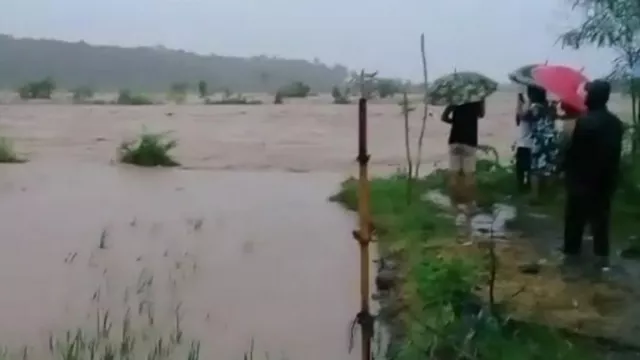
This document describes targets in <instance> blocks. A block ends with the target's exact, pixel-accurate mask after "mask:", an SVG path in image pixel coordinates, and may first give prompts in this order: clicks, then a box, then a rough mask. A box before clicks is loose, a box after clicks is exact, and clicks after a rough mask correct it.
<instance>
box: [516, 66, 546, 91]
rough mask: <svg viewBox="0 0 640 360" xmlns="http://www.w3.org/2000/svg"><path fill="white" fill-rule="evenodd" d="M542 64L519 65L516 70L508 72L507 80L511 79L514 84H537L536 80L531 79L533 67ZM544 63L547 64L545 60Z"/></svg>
mask: <svg viewBox="0 0 640 360" xmlns="http://www.w3.org/2000/svg"><path fill="white" fill-rule="evenodd" d="M540 65H543V64H529V65H525V66H521V67H519V68H517V69H516V70H514V71H512V72H511V73H509V80H511V81H513V82H514V83H516V84H520V85H527V86H528V85H534V86H538V84H537V83H536V81H535V80H534V79H533V74H532V72H533V69H535V68H536V67H538V66H540ZM544 65H547V63H546V62H545V63H544Z"/></svg>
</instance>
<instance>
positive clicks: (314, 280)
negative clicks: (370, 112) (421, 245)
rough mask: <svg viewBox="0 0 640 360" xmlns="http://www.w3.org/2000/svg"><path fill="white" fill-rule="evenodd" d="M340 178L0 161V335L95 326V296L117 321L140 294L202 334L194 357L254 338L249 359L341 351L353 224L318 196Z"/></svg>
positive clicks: (351, 275)
mask: <svg viewBox="0 0 640 360" xmlns="http://www.w3.org/2000/svg"><path fill="white" fill-rule="evenodd" d="M340 180H341V177H340V176H339V175H336V174H323V173H314V174H313V175H311V174H292V173H271V172H260V173H251V172H225V171H216V172H209V171H185V170H139V169H134V168H122V167H115V166H108V165H91V164H82V165H79V164H76V163H67V164H62V163H57V164H35V163H34V164H26V165H23V166H11V167H2V179H1V181H0V197H1V198H2V201H1V202H0V219H1V222H2V226H1V228H0V229H1V230H0V238H1V239H2V241H0V286H1V288H2V289H3V290H2V296H0V338H1V339H2V340H3V342H4V344H3V345H7V344H8V345H14V346H22V345H23V344H25V342H26V341H27V340H28V342H29V344H30V345H31V344H37V343H38V342H39V343H40V344H42V345H44V344H47V339H48V334H49V331H53V332H58V333H59V332H61V331H64V330H66V329H74V328H76V327H78V326H83V327H85V328H88V329H89V330H93V329H94V328H95V325H94V324H95V321H96V320H95V314H96V309H98V308H100V309H103V310H109V311H110V316H111V318H113V319H114V322H117V321H118V319H121V318H122V316H123V313H124V311H125V309H126V307H127V306H131V307H132V309H133V311H134V313H135V317H136V318H140V320H139V321H140V322H147V317H148V311H147V310H144V311H143V312H142V315H140V314H138V307H139V304H140V303H142V302H144V301H148V302H150V303H153V304H154V309H153V315H152V316H153V317H154V318H155V328H158V329H165V330H166V331H171V329H172V328H174V327H175V324H174V315H175V312H176V309H177V311H179V314H180V317H181V318H182V321H181V327H182V329H184V333H185V335H184V336H185V338H186V339H198V340H201V341H202V342H203V346H204V348H203V351H204V353H203V355H204V356H203V357H202V358H204V359H207V358H214V357H215V358H223V359H225V358H226V359H233V358H238V357H239V356H242V353H243V352H244V351H247V350H248V349H249V346H250V342H251V338H254V339H255V349H256V352H258V354H257V355H256V357H259V358H261V357H262V356H263V354H264V353H265V352H269V353H270V354H271V358H277V359H280V358H281V356H282V355H284V356H286V357H287V358H289V359H327V358H330V359H347V358H350V356H349V355H348V353H347V344H348V343H347V329H348V324H349V320H350V318H351V317H352V316H353V315H354V314H355V313H356V312H357V310H358V309H357V307H358V293H357V289H358V286H357V284H358V282H357V281H358V269H359V268H358V263H357V261H358V251H357V245H356V243H355V241H354V240H353V239H352V238H351V235H350V231H351V230H352V227H353V225H354V222H353V219H352V216H350V215H349V214H347V213H346V212H345V211H344V210H342V209H341V208H340V207H338V206H337V205H335V204H332V203H329V202H327V200H326V198H327V195H329V194H331V193H332V192H333V191H335V189H336V186H337V184H338V182H339V181H340ZM101 239H104V240H103V241H102V242H103V245H104V246H102V247H104V249H103V248H101ZM150 279H152V280H150ZM149 282H151V283H152V284H150V285H149V286H146V284H148V283H149ZM180 304H181V305H180ZM115 326H116V327H117V326H118V324H117V323H116V324H115ZM159 331H160V330H159ZM163 331H164V330H163ZM207 354H208V355H207ZM351 356H357V355H356V354H352V355H351ZM354 358H355V357H354Z"/></svg>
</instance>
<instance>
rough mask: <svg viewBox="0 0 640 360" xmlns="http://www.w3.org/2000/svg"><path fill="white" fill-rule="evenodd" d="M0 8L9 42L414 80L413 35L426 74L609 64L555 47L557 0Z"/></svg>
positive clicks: (567, 16) (561, 11)
mask: <svg viewBox="0 0 640 360" xmlns="http://www.w3.org/2000/svg"><path fill="white" fill-rule="evenodd" d="M1 1H2V10H1V11H0V32H1V33H8V34H12V35H15V36H19V37H47V38H56V39H62V40H71V41H77V40H85V41H87V42H89V43H95V44H113V45H122V46H134V45H159V44H162V45H165V46H167V47H169V48H180V49H184V50H190V51H195V52H199V53H204V54H209V53H216V54H220V55H240V56H249V55H260V54H266V55H278V56H281V57H288V58H306V59H313V58H315V57H317V58H319V59H320V60H322V61H323V62H326V63H329V64H333V63H341V64H344V65H346V66H348V67H349V68H351V69H359V68H362V67H364V68H366V69H367V70H379V71H380V73H381V75H385V76H398V77H403V78H411V79H420V78H421V65H420V48H419V36H420V33H421V32H424V33H425V36H426V43H427V52H428V55H427V57H428V61H429V70H430V72H431V73H432V75H433V76H437V75H442V74H443V73H446V72H450V71H452V70H453V69H454V68H457V69H458V70H476V71H481V72H484V73H485V74H487V75H489V76H492V77H494V78H495V79H497V80H505V79H506V74H507V72H509V71H510V70H512V69H513V68H515V67H517V66H519V65H522V64H526V63H531V62H541V61H545V60H549V61H551V62H560V63H565V64H570V65H574V66H580V67H582V66H584V67H585V69H586V70H585V71H586V72H587V73H588V74H589V75H591V76H599V75H602V74H605V73H606V72H607V71H608V70H609V68H610V60H611V57H612V56H611V52H609V51H606V50H595V49H587V50H583V51H579V52H576V51H572V50H562V49H561V48H560V46H559V45H555V41H556V39H557V36H558V34H559V33H560V32H561V31H562V30H563V29H565V28H566V27H567V26H569V25H570V24H571V23H572V22H574V23H575V21H576V18H578V17H579V14H577V13H574V12H572V11H571V9H570V7H569V6H568V4H567V2H566V0H535V1H525V0H394V1H391V0H386V1H382V0H323V1H308V0H226V1H224V0H1ZM1 55H2V54H0V56H1Z"/></svg>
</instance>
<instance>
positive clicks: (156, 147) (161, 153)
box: [118, 131, 180, 167]
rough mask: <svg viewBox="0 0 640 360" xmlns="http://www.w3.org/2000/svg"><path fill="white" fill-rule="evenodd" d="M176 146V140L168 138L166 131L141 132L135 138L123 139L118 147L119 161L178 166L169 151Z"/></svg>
mask: <svg viewBox="0 0 640 360" xmlns="http://www.w3.org/2000/svg"><path fill="white" fill-rule="evenodd" d="M176 146H178V142H177V140H173V139H168V138H167V134H166V133H149V132H146V131H145V132H143V133H142V134H140V135H139V136H138V138H137V139H135V140H132V141H124V142H123V143H122V144H121V145H120V147H119V148H118V157H119V160H120V162H122V163H125V164H132V165H137V166H147V167H153V166H167V167H169V166H178V165H180V163H178V162H177V161H176V160H174V159H173V157H172V156H171V154H170V152H171V150H173V149H174V148H175V147H176Z"/></svg>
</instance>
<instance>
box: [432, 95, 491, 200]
mask: <svg viewBox="0 0 640 360" xmlns="http://www.w3.org/2000/svg"><path fill="white" fill-rule="evenodd" d="M484 113H485V103H484V101H481V102H474V103H467V104H462V105H457V106H453V105H450V106H447V108H446V109H445V110H444V112H443V114H442V121H444V122H446V123H448V124H451V132H450V133H449V171H450V186H451V187H452V189H453V193H454V194H453V195H454V196H452V198H453V202H454V205H458V204H460V203H469V202H471V201H472V200H473V198H474V197H475V196H474V195H475V189H474V184H475V179H474V173H475V169H476V150H477V147H478V119H480V118H482V117H484ZM461 187H462V188H463V189H464V190H463V191H457V190H458V189H461ZM460 192H462V193H464V195H462V194H460Z"/></svg>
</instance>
